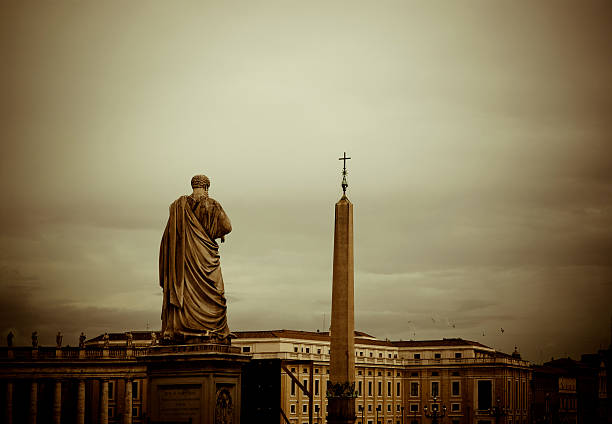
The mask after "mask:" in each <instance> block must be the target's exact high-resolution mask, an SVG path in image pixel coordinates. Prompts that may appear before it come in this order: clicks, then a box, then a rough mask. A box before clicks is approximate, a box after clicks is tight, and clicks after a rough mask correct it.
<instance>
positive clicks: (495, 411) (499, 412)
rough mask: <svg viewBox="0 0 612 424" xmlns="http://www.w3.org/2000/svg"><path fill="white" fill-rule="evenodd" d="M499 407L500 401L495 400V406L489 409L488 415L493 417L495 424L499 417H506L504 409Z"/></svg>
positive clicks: (506, 413)
mask: <svg viewBox="0 0 612 424" xmlns="http://www.w3.org/2000/svg"><path fill="white" fill-rule="evenodd" d="M500 405H501V400H500V399H499V398H497V399H496V401H495V406H494V407H492V408H489V415H490V416H492V417H495V423H496V424H497V423H498V422H499V419H500V418H501V417H505V416H506V415H508V412H507V410H506V408H502V407H501V406H500Z"/></svg>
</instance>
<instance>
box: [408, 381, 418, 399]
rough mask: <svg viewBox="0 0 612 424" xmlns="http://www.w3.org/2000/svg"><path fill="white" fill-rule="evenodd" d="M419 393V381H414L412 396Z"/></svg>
mask: <svg viewBox="0 0 612 424" xmlns="http://www.w3.org/2000/svg"><path fill="white" fill-rule="evenodd" d="M418 395H419V383H418V382H417V381H413V382H411V383H410V396H413V397H415V396H418Z"/></svg>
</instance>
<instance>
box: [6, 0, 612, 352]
mask: <svg viewBox="0 0 612 424" xmlns="http://www.w3.org/2000/svg"><path fill="white" fill-rule="evenodd" d="M0 13H1V15H2V17H1V21H0V43H1V44H0V49H1V50H0V51H1V54H2V62H3V66H2V67H0V89H1V91H2V96H1V97H0V131H1V137H2V144H1V147H0V149H1V150H0V190H1V193H2V199H3V201H2V208H1V211H0V299H1V300H0V330H1V331H2V334H6V333H7V332H8V331H9V329H12V330H13V331H14V332H15V333H16V334H17V342H18V343H22V344H26V343H29V334H30V332H31V331H33V330H35V329H36V330H38V331H39V333H40V334H41V342H42V343H43V344H45V343H52V342H53V340H54V338H53V337H54V335H55V332H56V331H58V330H62V331H63V332H64V333H65V337H64V341H65V342H66V343H71V344H76V343H77V337H78V334H79V333H80V332H81V331H85V332H86V333H87V335H88V336H90V337H93V336H95V335H97V334H99V333H101V332H103V331H127V330H130V329H134V330H135V329H145V328H147V326H148V327H149V328H150V329H159V328H160V325H161V323H160V318H159V316H160V310H161V289H160V288H159V285H158V277H157V255H158V249H159V242H160V239H161V235H162V232H163V229H164V226H165V222H166V219H167V217H168V205H169V204H170V203H171V202H172V201H173V200H174V199H175V198H177V197H178V196H179V195H181V194H185V193H187V192H189V191H190V190H189V189H190V188H189V180H190V178H191V176H192V175H194V174H196V173H205V174H206V175H208V176H209V177H210V178H211V181H212V186H211V196H212V197H214V198H216V199H217V200H219V201H220V202H221V203H222V204H223V206H224V208H225V210H226V212H227V213H228V215H229V216H230V218H231V219H232V224H233V228H234V230H233V232H232V233H231V234H230V235H229V236H228V237H227V242H226V243H225V244H223V245H221V255H222V268H223V273H224V279H225V283H226V290H227V296H228V303H229V306H228V308H229V318H230V328H231V329H232V330H256V329H278V328H291V329H303V330H316V329H327V327H328V326H329V313H330V309H331V298H330V297H331V268H332V249H333V204H334V203H335V202H336V201H337V200H338V198H339V197H340V194H341V190H340V175H339V171H340V169H341V168H340V167H341V162H339V161H338V160H337V158H338V157H339V156H341V155H342V152H344V151H346V152H347V153H348V155H349V156H351V157H352V159H351V160H350V161H349V163H348V167H349V184H350V186H349V190H348V194H349V197H350V199H351V200H352V202H353V203H354V204H355V212H354V213H355V221H354V223H355V264H356V275H355V286H356V287H355V289H356V290H355V293H356V294H355V296H356V306H355V314H356V326H357V328H358V329H359V330H362V331H366V332H368V333H371V334H373V335H375V336H377V337H380V338H385V337H388V338H391V339H410V338H417V339H428V338H440V337H463V338H466V339H471V340H477V341H479V342H481V343H484V344H487V345H489V346H492V347H495V348H497V349H500V350H503V351H505V352H511V351H512V350H513V349H514V346H515V345H517V346H518V347H519V349H520V350H521V352H522V353H523V354H524V356H526V357H527V359H529V360H532V361H534V362H539V361H542V360H547V359H549V358H550V357H551V356H555V357H558V356H561V355H572V356H573V357H575V358H577V357H579V355H580V354H581V353H587V352H594V351H596V350H597V349H598V348H600V347H607V346H608V344H609V343H610V317H611V314H612V307H611V306H610V304H611V302H610V299H612V268H611V267H612V264H611V262H612V261H611V258H612V166H611V165H612V163H611V162H612V160H611V159H610V158H612V140H611V134H612V119H611V117H612V78H610V75H612V55H610V46H612V29H611V27H610V22H612V6H611V5H610V3H609V2H600V3H589V2H580V3H575V2H572V3H564V2H557V1H555V2H539V3H538V4H535V3H533V2H513V3H507V2H490V1H483V2H476V1H471V2H460V3H459V2H457V3H448V2H444V3H439V4H432V3H431V2H414V3H413V2H363V3H359V2H352V1H351V2H342V3H340V2H334V3H333V4H330V3H329V2H224V3H221V4H219V3H213V2H211V3H204V2H179V3H167V2H129V3H125V2H104V3H83V2H79V3H73V2H65V3H62V2H54V3H47V2H44V3H43V2H41V3H26V4H24V2H9V3H5V4H3V5H2V7H1V9H0ZM501 328H503V329H504V332H503V333H502V332H501ZM2 337H3V339H2V343H4V342H5V339H4V336H2Z"/></svg>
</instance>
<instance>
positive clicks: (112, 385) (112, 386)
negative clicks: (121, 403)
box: [108, 381, 115, 400]
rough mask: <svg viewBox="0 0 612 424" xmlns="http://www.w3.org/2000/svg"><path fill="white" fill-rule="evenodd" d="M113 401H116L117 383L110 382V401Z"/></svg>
mask: <svg viewBox="0 0 612 424" xmlns="http://www.w3.org/2000/svg"><path fill="white" fill-rule="evenodd" d="M113 399H115V382H114V381H109V382H108V400H113Z"/></svg>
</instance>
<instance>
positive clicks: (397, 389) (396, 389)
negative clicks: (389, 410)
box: [395, 381, 401, 396]
mask: <svg viewBox="0 0 612 424" xmlns="http://www.w3.org/2000/svg"><path fill="white" fill-rule="evenodd" d="M400 388H401V386H400V382H399V381H398V382H397V383H396V384H395V396H401V390H400Z"/></svg>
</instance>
